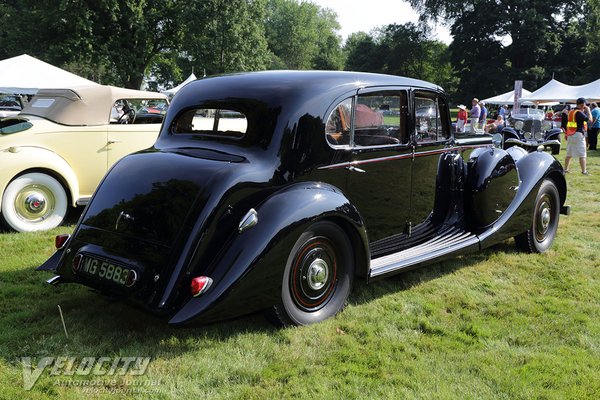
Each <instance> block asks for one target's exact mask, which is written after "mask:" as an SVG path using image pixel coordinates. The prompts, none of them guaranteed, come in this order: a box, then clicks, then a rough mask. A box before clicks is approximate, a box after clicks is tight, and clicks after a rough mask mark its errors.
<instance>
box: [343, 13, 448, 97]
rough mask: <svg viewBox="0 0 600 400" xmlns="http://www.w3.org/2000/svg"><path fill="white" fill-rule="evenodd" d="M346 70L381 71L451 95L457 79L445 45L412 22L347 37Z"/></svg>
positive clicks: (422, 27)
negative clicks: (431, 85)
mask: <svg viewBox="0 0 600 400" xmlns="http://www.w3.org/2000/svg"><path fill="white" fill-rule="evenodd" d="M345 50H346V51H347V59H346V69H347V70H356V71H370V72H381V73H387V74H392V75H401V76H408V77H411V78H417V79H422V80H426V81H431V82H435V83H437V84H438V85H441V86H443V87H444V88H445V89H446V91H447V92H449V93H453V92H454V91H455V89H456V85H457V79H456V77H455V75H454V71H453V69H452V67H451V65H450V53H449V51H448V46H447V45H445V44H444V43H442V42H439V41H437V40H434V39H432V38H431V37H430V35H429V33H428V29H426V28H425V27H424V26H418V25H415V24H412V23H407V24H404V25H398V24H390V25H387V26H384V27H382V28H380V29H379V30H375V31H374V32H372V34H366V33H364V32H359V33H355V34H353V35H351V36H350V37H349V38H348V40H347V42H346V46H345Z"/></svg>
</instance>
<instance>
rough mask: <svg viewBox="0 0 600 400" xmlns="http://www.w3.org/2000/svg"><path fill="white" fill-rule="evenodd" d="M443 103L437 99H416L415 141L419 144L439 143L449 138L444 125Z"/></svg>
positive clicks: (418, 96)
mask: <svg viewBox="0 0 600 400" xmlns="http://www.w3.org/2000/svg"><path fill="white" fill-rule="evenodd" d="M442 104H443V103H441V102H440V101H439V99H438V98H437V97H433V96H432V97H429V96H427V97H425V96H423V95H420V94H417V96H416V97H415V135H416V136H415V140H416V142H417V143H428V142H439V141H444V140H446V139H447V138H448V137H449V132H448V130H447V128H446V127H445V125H444V123H443V119H442V117H443V115H444V114H443V112H442V111H443V108H442V107H441V106H442Z"/></svg>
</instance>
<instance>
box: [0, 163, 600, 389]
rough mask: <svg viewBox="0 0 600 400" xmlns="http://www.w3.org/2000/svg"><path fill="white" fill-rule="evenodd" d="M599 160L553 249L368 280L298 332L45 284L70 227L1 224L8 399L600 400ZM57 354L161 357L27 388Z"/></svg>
mask: <svg viewBox="0 0 600 400" xmlns="http://www.w3.org/2000/svg"><path fill="white" fill-rule="evenodd" d="M598 153H600V152H598ZM563 157H564V153H561V155H560V158H561V160H562V159H563ZM589 164H590V167H589V169H590V171H591V173H592V174H593V175H592V176H587V177H586V176H582V175H581V174H579V173H571V174H569V175H567V180H568V183H569V198H568V203H569V204H571V206H572V215H570V216H568V217H565V216H561V221H560V227H559V233H558V237H557V240H556V241H555V243H554V245H553V246H552V248H551V249H550V250H549V251H548V252H547V253H545V254H542V255H538V254H522V253H519V252H517V251H516V250H515V247H514V243H513V241H512V240H509V241H506V242H504V243H501V244H500V245H498V246H495V247H494V248H492V249H488V250H486V251H483V252H480V253H477V254H471V255H468V256H464V257H460V258H456V259H453V260H450V261H445V262H442V263H438V264H434V265H431V266H428V267H425V268H423V269H420V270H417V271H413V272H410V273H404V274H402V275H399V276H397V277H394V278H391V279H387V280H383V281H378V282H376V283H373V284H370V285H368V286H367V285H364V284H362V283H361V282H359V283H358V284H357V285H356V286H355V289H354V291H353V294H352V296H351V298H350V304H349V306H348V307H347V308H346V310H345V311H343V312H342V313H341V314H340V315H338V316H337V317H336V318H333V319H331V320H328V321H326V322H323V323H320V324H317V325H313V326H309V327H302V328H288V329H277V328H274V327H272V326H271V325H270V324H269V323H268V322H266V321H265V320H264V319H263V317H262V316H261V315H252V316H248V317H244V318H239V319H236V320H233V321H227V322H222V323H218V324H213V325H209V326H200V327H195V328H185V329H182V328H172V327H169V326H168V325H167V324H166V323H165V321H163V320H160V319H158V318H155V317H152V316H150V315H148V314H146V313H145V312H143V311H141V310H138V309H135V308H132V307H129V306H126V305H123V304H120V303H118V302H114V301H112V300H110V299H108V298H105V297H103V296H100V295H98V294H96V293H93V292H91V291H90V290H88V289H85V288H83V287H78V286H74V285H63V286H59V287H51V286H49V285H46V284H45V283H44V281H45V280H46V279H47V278H49V277H50V276H51V275H50V274H49V273H43V272H35V271H34V268H35V267H36V266H37V265H39V264H40V263H42V262H43V261H44V260H45V259H46V258H47V257H48V256H50V254H51V253H52V243H53V237H54V235H55V234H56V233H58V232H68V231H69V230H70V229H72V226H70V227H63V228H60V229H57V230H55V231H53V232H47V233H35V234H13V233H2V234H0V260H2V261H1V265H0V309H1V310H2V311H1V312H0V398H2V399H23V398H33V399H46V398H55V397H61V398H65V399H76V398H81V397H82V396H84V395H85V396H86V397H89V398H103V397H107V396H111V397H116V398H131V397H134V398H150V397H152V398H157V399H163V398H164V399H169V398H183V399H188V398H201V399H205V398H208V399H212V398H234V399H265V398H266V399H269V398H274V399H281V398H308V399H317V398H318V399H320V398H331V399H363V398H369V399H378V398H394V399H404V398H420V399H432V398H441V399H531V398H540V399H564V398H581V399H585V398H588V399H598V398H599V397H600V318H599V316H600V257H599V256H598V245H599V240H598V235H599V233H600V201H599V199H598V196H599V187H600V154H596V153H594V154H592V155H591V157H590V159H589ZM573 169H574V170H575V168H573ZM57 305H60V307H61V309H62V312H63V315H64V319H65V325H66V327H67V330H68V338H67V337H66V335H65V333H64V331H63V325H62V323H61V319H60V315H59V312H58V308H57ZM47 356H56V357H58V356H64V357H74V358H75V360H76V361H77V362H80V361H81V360H82V359H83V358H84V357H110V359H111V360H112V359H114V358H115V357H135V356H141V357H150V358H151V359H150V363H149V364H148V368H147V370H146V373H145V374H144V375H142V376H133V375H131V374H129V375H125V376H121V375H115V376H77V375H75V376H65V375H52V371H51V369H50V368H48V369H46V370H45V371H44V372H43V373H42V374H41V377H40V379H39V380H38V381H37V382H36V383H35V385H34V386H33V388H32V389H31V390H29V391H26V390H25V389H24V388H23V383H24V376H23V368H22V366H21V363H20V360H21V358H22V357H32V358H33V362H34V364H37V362H38V360H40V359H42V357H47ZM90 388H92V389H94V391H95V392H94V391H90V390H89V389H90ZM88 392H92V393H88Z"/></svg>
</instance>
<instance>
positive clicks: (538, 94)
mask: <svg viewBox="0 0 600 400" xmlns="http://www.w3.org/2000/svg"><path fill="white" fill-rule="evenodd" d="M580 97H583V98H584V99H586V100H587V101H598V100H600V79H598V80H595V81H594V82H590V83H588V84H586V85H579V86H571V85H566V84H564V83H562V82H559V81H557V80H556V79H552V80H550V82H548V83H546V84H545V85H544V86H542V87H541V88H539V89H538V90H536V91H535V92H533V93H531V94H530V95H529V96H523V98H524V99H525V100H528V101H532V102H535V103H538V104H540V103H543V102H548V101H559V102H571V103H574V102H575V101H576V100H577V99H578V98H580Z"/></svg>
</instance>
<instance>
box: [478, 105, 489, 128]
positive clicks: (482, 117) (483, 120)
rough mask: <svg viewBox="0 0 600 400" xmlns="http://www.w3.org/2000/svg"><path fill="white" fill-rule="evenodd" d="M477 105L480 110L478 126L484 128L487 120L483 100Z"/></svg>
mask: <svg viewBox="0 0 600 400" xmlns="http://www.w3.org/2000/svg"><path fill="white" fill-rule="evenodd" d="M479 107H481V111H480V112H479V128H481V129H485V124H486V122H487V113H488V112H487V108H485V101H483V100H482V101H480V102H479Z"/></svg>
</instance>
